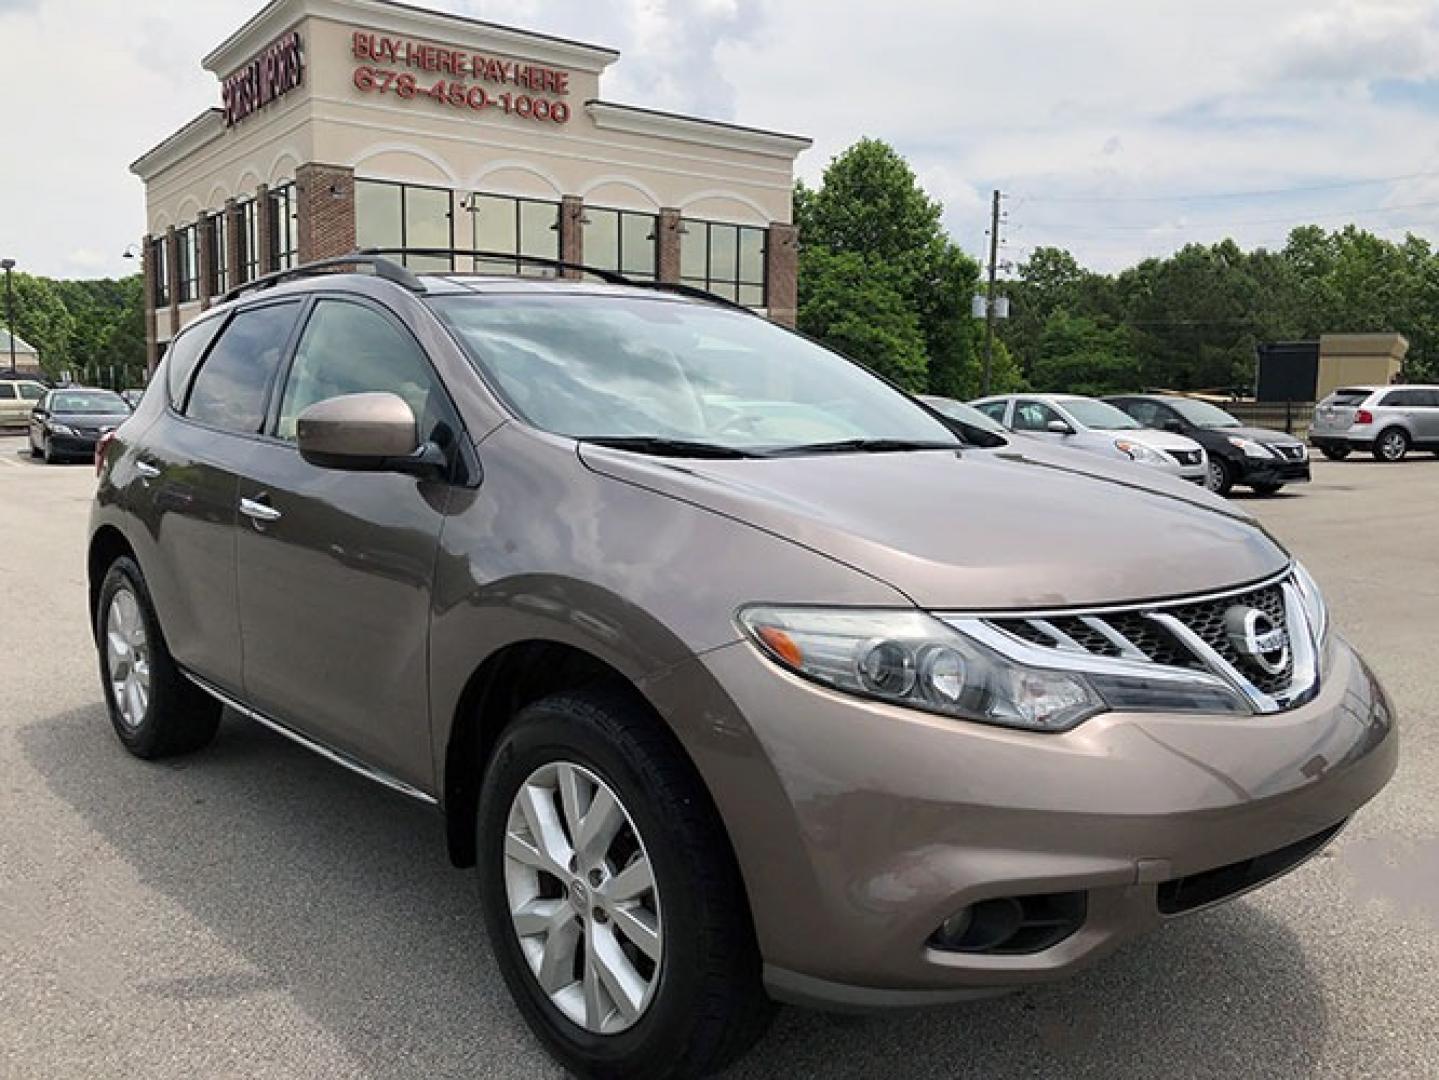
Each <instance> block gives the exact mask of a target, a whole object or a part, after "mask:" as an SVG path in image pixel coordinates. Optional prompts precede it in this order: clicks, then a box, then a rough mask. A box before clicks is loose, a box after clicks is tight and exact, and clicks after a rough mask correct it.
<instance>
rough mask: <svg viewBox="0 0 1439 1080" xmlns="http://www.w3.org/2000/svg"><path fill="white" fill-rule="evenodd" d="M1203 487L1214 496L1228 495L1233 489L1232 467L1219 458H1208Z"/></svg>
mask: <svg viewBox="0 0 1439 1080" xmlns="http://www.w3.org/2000/svg"><path fill="white" fill-rule="evenodd" d="M1204 486H1205V487H1207V488H1208V489H1209V490H1210V491H1212V492H1214V494H1216V495H1228V494H1229V491H1230V489H1231V488H1233V487H1234V466H1232V465H1230V464H1229V462H1227V461H1225V460H1224V459H1223V458H1221V457H1210V459H1209V475H1208V476H1207V477H1206V478H1205V481H1204Z"/></svg>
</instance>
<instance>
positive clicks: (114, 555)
mask: <svg viewBox="0 0 1439 1080" xmlns="http://www.w3.org/2000/svg"><path fill="white" fill-rule="evenodd" d="M121 557H128V558H131V559H134V560H135V561H136V563H137V565H138V563H139V558H138V557H137V556H136V554H135V546H134V545H133V544H131V543H130V541H129V540H127V539H126V538H125V534H124V533H123V532H121V531H120V529H119V527H118V526H116V525H112V524H109V523H106V524H104V525H101V526H100V527H99V528H98V529H96V530H95V532H94V533H93V534H92V535H91V537H90V548H89V551H88V552H87V553H86V556H85V569H86V579H87V584H88V589H87V600H88V603H89V609H90V631H91V633H92V634H93V633H94V632H95V608H96V606H97V605H98V604H99V602H100V586H101V585H103V584H104V582H105V574H106V572H107V571H108V570H109V569H110V566H111V564H113V563H114V562H115V560H116V559H118V558H121Z"/></svg>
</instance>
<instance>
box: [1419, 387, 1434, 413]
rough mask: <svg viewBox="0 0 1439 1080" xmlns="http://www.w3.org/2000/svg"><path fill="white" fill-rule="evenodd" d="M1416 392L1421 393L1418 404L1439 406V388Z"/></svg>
mask: <svg viewBox="0 0 1439 1080" xmlns="http://www.w3.org/2000/svg"><path fill="white" fill-rule="evenodd" d="M1415 393H1417V394H1418V395H1419V401H1418V404H1420V405H1425V406H1427V407H1429V408H1431V409H1434V408H1439V390H1416V391H1415Z"/></svg>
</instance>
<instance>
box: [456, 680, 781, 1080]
mask: <svg viewBox="0 0 1439 1080" xmlns="http://www.w3.org/2000/svg"><path fill="white" fill-rule="evenodd" d="M658 724H659V722H658V721H656V720H655V719H654V718H652V717H651V716H650V715H649V714H648V712H647V710H646V709H645V708H644V706H643V705H641V704H640V703H637V702H635V701H632V700H630V699H628V698H626V697H624V696H620V695H609V694H588V693H586V694H581V693H575V694H562V695H557V696H553V697H549V698H546V699H543V700H541V701H539V702H536V703H535V704H532V705H530V706H528V707H526V708H525V709H523V710H522V711H521V712H520V713H519V714H518V715H517V716H516V717H515V719H514V720H513V722H512V723H511V724H510V725H509V727H508V728H507V729H506V730H505V732H504V733H503V734H502V735H501V737H500V742H499V745H498V746H497V747H496V748H495V751H494V754H493V755H492V757H491V759H490V764H489V767H488V769H487V770H486V775H485V780H484V785H483V787H482V789H481V796H480V804H479V809H478V821H477V826H478V834H477V835H478V840H479V845H480V850H479V856H480V868H481V877H480V883H481V904H482V906H483V909H484V915H485V922H486V925H487V927H488V929H489V933H490V940H491V943H492V945H493V947H494V949H495V954H496V956H497V959H498V961H499V966H500V969H501V972H502V973H503V975H504V977H505V981H506V983H507V984H508V985H509V988H510V992H511V993H512V994H513V995H514V997H515V1000H516V1002H517V1004H518V1005H519V1008H520V1011H521V1012H522V1013H523V1014H524V1016H525V1019H526V1020H527V1021H528V1023H529V1025H530V1027H531V1028H532V1029H533V1030H534V1032H535V1033H536V1035H538V1036H539V1038H540V1039H541V1040H542V1041H543V1042H544V1043H545V1045H546V1046H547V1047H548V1048H549V1050H550V1051H551V1052H552V1053H553V1054H554V1055H555V1056H556V1057H557V1058H558V1059H559V1060H560V1061H561V1062H562V1063H563V1064H564V1065H565V1066H566V1067H567V1068H569V1069H570V1070H571V1071H573V1072H575V1073H577V1074H579V1075H581V1076H586V1077H601V1078H607V1080H608V1078H616V1080H618V1078H620V1077H625V1078H633V1080H661V1078H668V1077H682V1076H700V1075H704V1074H706V1073H709V1072H712V1071H714V1070H717V1069H720V1068H722V1067H724V1066H725V1065H726V1064H727V1063H729V1062H730V1061H732V1060H734V1059H735V1058H736V1057H738V1056H739V1055H740V1054H741V1053H743V1052H744V1051H745V1050H746V1049H747V1048H748V1047H749V1046H750V1045H751V1044H752V1043H753V1042H754V1041H755V1039H757V1038H758V1037H759V1035H760V1034H761V1033H762V1032H763V1030H764V1027H765V1025H766V1023H767V1022H768V1019H769V1017H770V1014H771V1012H772V1008H773V1007H772V1006H771V1004H770V1002H769V1000H768V999H767V998H766V997H765V994H764V991H763V988H762V986H761V983H760V960H759V953H758V949H757V947H756V944H755V940H754V931H753V929H752V927H751V924H750V920H749V913H748V906H747V904H746V901H745V896H744V891H743V888H742V885H741V883H740V878H739V871H738V868H737V866H736V865H735V861H734V857H733V855H732V853H731V851H730V848H729V844H728V840H727V838H726V836H725V834H724V830H723V828H722V827H721V826H720V823H719V820H718V815H717V813H716V811H715V810H714V808H713V806H712V804H711V803H710V801H709V798H708V795H707V794H706V793H705V791H704V790H703V787H702V785H701V784H700V781H699V778H698V776H697V775H696V774H695V772H694V769H693V767H692V766H691V765H690V763H689V761H688V760H687V759H686V758H685V757H684V755H683V753H682V752H681V751H680V750H679V748H678V746H677V745H676V744H675V743H674V741H673V737H672V736H671V735H670V734H669V732H668V731H667V730H664V729H661V728H660V727H659V726H658Z"/></svg>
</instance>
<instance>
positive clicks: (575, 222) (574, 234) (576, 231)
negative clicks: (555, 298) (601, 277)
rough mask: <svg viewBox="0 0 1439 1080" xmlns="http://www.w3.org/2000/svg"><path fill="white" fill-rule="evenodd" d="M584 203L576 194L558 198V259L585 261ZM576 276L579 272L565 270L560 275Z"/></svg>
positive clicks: (563, 260)
mask: <svg viewBox="0 0 1439 1080" xmlns="http://www.w3.org/2000/svg"><path fill="white" fill-rule="evenodd" d="M584 217H585V203H584V200H583V199H581V198H580V197H579V196H578V195H566V196H564V197H563V198H562V199H560V260H561V261H562V262H571V263H582V262H584V261H585V223H584ZM562 276H564V277H567V278H577V277H579V276H580V275H579V273H578V272H577V271H574V270H566V271H565V272H564V274H563V275H562Z"/></svg>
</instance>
